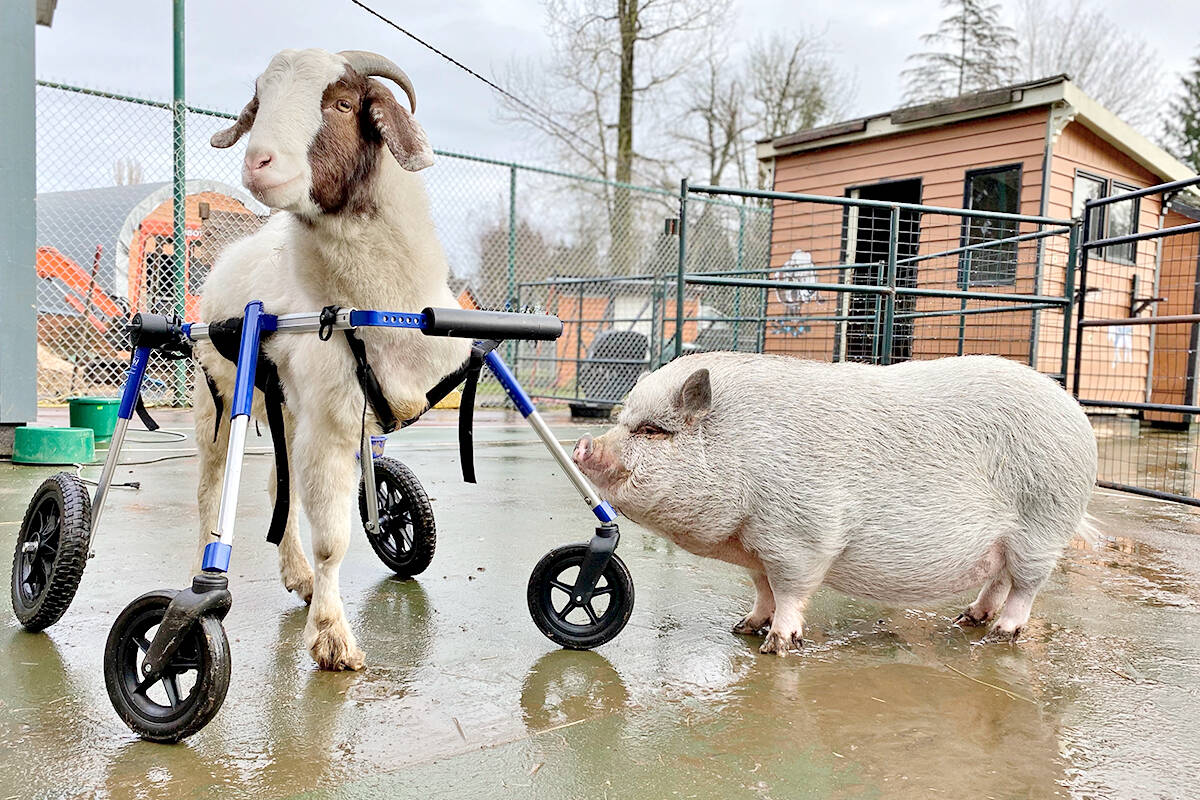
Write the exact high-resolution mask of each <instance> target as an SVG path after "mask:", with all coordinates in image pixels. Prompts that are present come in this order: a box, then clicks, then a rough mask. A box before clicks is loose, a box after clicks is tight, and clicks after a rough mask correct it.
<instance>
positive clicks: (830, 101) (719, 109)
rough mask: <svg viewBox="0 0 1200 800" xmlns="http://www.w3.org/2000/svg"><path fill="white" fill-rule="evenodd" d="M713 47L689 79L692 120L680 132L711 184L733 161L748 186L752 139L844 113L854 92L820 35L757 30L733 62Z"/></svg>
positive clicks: (739, 179)
mask: <svg viewBox="0 0 1200 800" xmlns="http://www.w3.org/2000/svg"><path fill="white" fill-rule="evenodd" d="M712 52H713V54H714V55H713V58H712V59H711V60H710V61H709V62H708V67H707V69H706V70H705V71H704V72H702V73H700V75H699V76H698V77H697V78H694V79H693V80H692V81H691V82H690V84H689V93H688V107H687V111H686V117H687V118H688V120H690V121H691V122H692V125H691V126H685V128H684V129H683V131H682V132H681V133H679V134H678V138H680V139H681V140H682V141H684V142H686V143H687V144H688V145H689V147H690V148H691V150H692V151H693V152H694V153H696V155H697V156H699V157H700V158H701V159H702V160H703V162H704V166H705V169H706V170H707V174H708V175H709V181H710V182H711V183H714V184H715V183H720V182H721V179H722V177H723V175H724V174H725V171H726V170H727V169H729V168H734V169H736V171H737V182H738V184H739V185H742V186H745V185H748V184H749V183H750V181H749V177H750V175H751V174H752V173H753V172H754V169H753V164H754V141H755V139H758V138H774V137H776V136H782V135H783V134H785V133H792V132H794V131H798V130H804V129H806V128H812V127H814V126H816V125H820V124H823V123H826V122H830V121H832V120H834V119H835V118H837V117H838V116H839V115H842V114H844V113H846V111H847V109H848V107H849V105H850V102H851V100H852V99H853V96H854V86H853V84H852V82H851V81H850V80H849V79H848V78H847V77H846V76H845V75H844V74H843V73H842V72H840V71H839V70H838V69H837V67H836V65H835V63H834V61H833V58H832V57H831V56H830V54H829V51H828V49H827V48H826V47H825V45H824V44H823V37H822V36H821V35H819V34H815V33H809V32H805V33H800V34H786V35H785V34H780V33H776V34H773V35H771V36H769V37H760V38H759V39H757V40H756V41H754V42H753V43H752V44H751V45H750V47H749V49H748V50H747V52H746V53H745V56H744V58H743V59H741V60H739V61H737V62H733V61H732V60H731V59H729V58H727V57H723V56H721V55H719V54H720V53H721V48H720V43H719V42H714V43H713V46H712ZM762 177H763V176H762V175H760V176H759V178H760V180H759V184H760V185H761V179H762Z"/></svg>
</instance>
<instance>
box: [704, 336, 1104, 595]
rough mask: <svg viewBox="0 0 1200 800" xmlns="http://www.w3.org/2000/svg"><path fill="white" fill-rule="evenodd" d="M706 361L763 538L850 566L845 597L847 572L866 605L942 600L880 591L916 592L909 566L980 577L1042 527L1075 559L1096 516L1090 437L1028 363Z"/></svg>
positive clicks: (724, 437)
mask: <svg viewBox="0 0 1200 800" xmlns="http://www.w3.org/2000/svg"><path fill="white" fill-rule="evenodd" d="M693 358H699V357H689V358H688V359H682V361H689V360H691V359H693ZM708 358H710V359H711V363H710V364H708V365H707V366H709V367H710V375H711V376H712V382H713V395H714V400H713V413H714V414H721V415H722V416H721V418H719V419H713V420H712V423H711V426H710V430H712V431H713V435H714V436H715V437H718V438H719V439H720V441H714V442H713V443H712V446H711V449H710V452H712V453H713V454H714V455H715V454H718V453H720V454H723V457H724V459H726V461H725V463H724V464H723V465H722V467H721V468H723V469H726V470H728V471H729V472H730V474H736V472H737V471H738V470H739V469H740V470H741V471H742V472H741V474H742V480H743V481H745V489H746V491H747V493H748V495H749V496H751V497H754V498H755V500H754V501H752V502H753V505H754V506H755V508H754V509H753V515H754V516H756V517H757V518H758V519H759V520H760V521H761V522H762V530H763V531H764V535H769V536H778V535H780V532H781V531H782V530H792V531H794V532H795V534H796V535H799V536H802V537H810V538H811V537H816V539H817V540H818V541H812V542H808V544H811V545H813V546H815V547H818V548H819V549H821V550H823V551H826V552H838V553H839V554H840V555H839V559H838V566H835V568H833V569H831V571H830V575H829V579H828V580H829V582H830V583H831V584H832V585H834V586H835V587H837V586H838V574H839V572H841V573H844V574H846V575H851V576H853V578H854V582H855V583H856V584H858V583H862V584H863V585H853V586H845V585H844V586H842V587H840V588H843V590H845V591H850V592H852V593H855V594H861V595H867V596H880V597H888V598H896V597H906V596H912V597H922V596H928V595H929V591H928V587H927V586H926V585H925V584H926V583H928V581H927V580H926V579H925V578H921V579H915V584H914V585H913V586H903V585H891V586H884V585H880V584H886V583H889V582H890V583H892V584H897V582H899V583H903V581H904V577H903V574H902V573H903V570H900V571H898V570H896V569H895V568H894V567H896V566H898V565H897V563H896V562H897V560H900V561H903V560H905V559H912V558H920V559H926V558H927V559H929V560H931V561H932V560H936V561H938V563H940V564H943V565H946V566H945V569H946V570H948V571H949V572H954V571H956V570H958V571H962V570H969V568H970V567H971V566H972V565H973V564H974V562H975V560H976V559H977V557H978V555H979V553H980V552H981V550H980V548H981V547H984V548H985V549H986V546H987V545H988V543H989V542H991V541H994V540H995V539H996V538H997V537H1008V538H1012V537H1020V536H1028V535H1029V534H1028V531H1029V530H1030V529H1036V530H1038V531H1043V533H1042V534H1034V535H1035V536H1042V538H1046V537H1049V538H1051V539H1053V541H1049V540H1047V541H1044V542H1042V541H1039V542H1036V543H1034V544H1035V546H1037V547H1051V548H1053V547H1058V548H1061V546H1062V545H1063V544H1065V542H1066V541H1067V539H1068V538H1069V536H1070V533H1071V531H1073V530H1074V529H1075V527H1076V525H1077V524H1078V522H1079V520H1080V518H1081V517H1082V515H1083V513H1084V510H1085V508H1086V504H1087V499H1088V497H1089V496H1090V493H1091V487H1092V484H1093V482H1094V480H1095V474H1096V452H1095V439H1094V437H1093V435H1092V431H1091V426H1090V424H1089V423H1088V421H1087V418H1086V416H1085V415H1084V414H1083V412H1082V410H1081V409H1080V408H1079V406H1078V404H1076V403H1075V402H1074V400H1073V399H1072V398H1071V397H1070V396H1069V395H1067V394H1066V392H1064V391H1063V390H1062V389H1061V387H1059V386H1058V385H1057V384H1056V383H1054V382H1053V381H1052V380H1050V379H1049V378H1046V377H1045V376H1043V375H1039V374H1038V373H1036V372H1034V371H1033V370H1031V369H1029V368H1027V367H1024V366H1023V365H1020V364H1017V363H1015V362H1012V361H1009V360H1007V359H1002V358H998V357H991V356H967V357H961V358H948V359H940V360H936V361H912V362H905V363H902V364H897V365H893V366H889V367H876V366H869V365H862V364H823V363H818V362H811V361H802V360H798V359H792V358H787V357H780V356H756V355H746V354H732V353H722V354H711V355H709V356H708ZM699 366H705V365H704V364H701V363H699V361H696V362H695V363H694V364H693V365H692V368H696V367H699ZM766 398H771V399H770V400H767V399H766ZM1045 531H1053V533H1052V534H1046V533H1044V532H1045ZM943 577H944V578H945V579H946V581H949V580H950V577H951V576H948V575H947V576H943ZM943 582H945V581H943ZM917 584H919V585H917ZM876 585H879V589H880V591H879V592H878V593H876V594H873V593H872V592H871V591H869V588H870V587H871V586H876Z"/></svg>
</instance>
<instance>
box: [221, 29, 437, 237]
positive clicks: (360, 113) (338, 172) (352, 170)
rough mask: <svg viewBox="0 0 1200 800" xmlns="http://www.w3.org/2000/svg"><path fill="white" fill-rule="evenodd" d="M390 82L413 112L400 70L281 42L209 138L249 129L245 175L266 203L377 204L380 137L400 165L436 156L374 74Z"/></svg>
mask: <svg viewBox="0 0 1200 800" xmlns="http://www.w3.org/2000/svg"><path fill="white" fill-rule="evenodd" d="M372 75H378V76H380V77H383V78H388V79H390V80H393V81H395V82H396V84H397V85H399V86H400V88H401V89H403V90H404V93H405V95H407V96H408V101H409V104H410V105H411V107H412V110H413V111H414V112H415V111H416V109H417V96H416V92H415V90H414V89H413V87H412V83H411V82H410V81H409V79H408V76H407V75H405V74H404V72H403V71H402V70H401V69H400V68H399V67H397V66H396V65H395V64H393V63H392V62H391V61H389V60H388V59H386V58H384V57H383V56H380V55H377V54H375V53H368V52H365V51H361V50H346V51H343V52H341V53H336V54H335V53H329V52H326V51H324V50H284V51H282V52H280V53H278V54H276V55H275V57H274V58H272V59H271V63H270V64H268V65H267V69H266V70H265V71H264V72H263V74H262V75H259V76H258V80H257V81H256V82H255V86H254V97H253V98H251V100H250V102H249V103H247V104H246V107H245V108H243V109H242V113H241V114H239V115H238V118H237V121H236V122H235V123H234V124H233V125H232V126H231V127H229V128H227V129H225V130H223V131H220V132H219V133H216V134H214V135H213V137H212V146H213V147H230V146H232V145H233V144H234V143H235V142H236V141H237V140H238V139H240V138H241V137H242V136H243V135H245V134H247V133H248V134H249V138H248V139H247V143H246V157H245V160H244V161H243V163H242V183H243V184H245V186H246V188H247V189H249V190H250V192H251V194H253V195H254V196H255V197H257V198H258V199H259V200H261V201H262V202H263V203H264V204H266V205H268V206H270V207H271V208H278V209H284V210H286V211H291V212H294V213H296V214H298V215H299V216H301V217H302V218H307V219H314V218H316V217H317V216H319V215H321V214H336V213H340V212H347V213H364V212H368V211H370V210H371V209H372V208H373V207H374V201H373V193H372V184H373V179H374V176H375V173H376V171H377V167H378V165H379V160H380V158H386V157H387V156H385V155H384V154H383V146H384V145H386V146H387V149H388V150H389V151H390V152H391V154H392V155H393V156H394V157H395V158H396V161H398V162H399V163H400V166H402V167H403V168H404V169H406V170H409V171H413V172H415V171H416V170H419V169H424V168H425V167H428V166H429V165H430V164H432V163H433V150H432V149H430V147H429V142H428V141H427V139H426V138H425V131H423V130H422V129H421V126H420V125H419V124H417V121H416V120H415V119H413V116H412V114H411V113H410V112H409V110H408V109H406V108H404V106H402V105H401V104H400V103H398V102H397V101H396V98H395V97H394V96H393V95H392V93H391V92H390V91H389V90H388V89H387V87H386V86H384V85H383V84H382V83H380V82H379V81H377V80H373V79H372V78H371V77H370V76H372Z"/></svg>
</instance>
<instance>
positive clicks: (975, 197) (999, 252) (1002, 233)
mask: <svg viewBox="0 0 1200 800" xmlns="http://www.w3.org/2000/svg"><path fill="white" fill-rule="evenodd" d="M1020 194H1021V166H1020V165H1019V164H1013V165H1011V166H1006V167H992V168H989V169H977V170H971V171H969V172H967V178H966V185H965V187H964V198H963V199H964V200H965V201H966V208H968V209H970V210H972V211H999V212H1003V213H1005V214H1016V213H1017V212H1018V210H1019V208H1020ZM1017 225H1018V223H1017V221H1016V220H1009V219H986V218H978V217H969V218H967V219H966V220H965V222H964V225H963V227H964V233H963V245H964V246H967V247H970V246H973V245H985V246H983V247H978V248H976V249H974V250H967V251H966V252H964V253H963V254H962V258H961V259H960V261H959V271H960V273H961V280H962V283H963V285H965V286H972V285H975V286H978V285H981V284H982V285H992V286H999V285H1005V284H1014V283H1016V281H1017V243H1016V242H1003V243H1001V244H995V245H991V246H986V244H987V243H988V242H996V241H999V240H1001V239H1009V238H1012V237H1014V236H1016V235H1017Z"/></svg>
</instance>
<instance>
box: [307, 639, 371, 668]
mask: <svg viewBox="0 0 1200 800" xmlns="http://www.w3.org/2000/svg"><path fill="white" fill-rule="evenodd" d="M309 652H310V653H311V654H312V657H313V661H315V662H317V668H318V669H322V670H326V671H328V672H341V671H343V670H351V671H357V670H360V669H362V668H363V667H365V666H366V664H367V662H366V659H365V658H364V657H363V651H362V650H359V649H358V647H357V646H356V645H353V644H347V643H345V642H343V641H340V640H334V637H332V636H331V635H330V634H329V632H328V631H322V632H321V633H319V634H317V641H316V642H314V643H313V646H312V647H311V648H310V649H309Z"/></svg>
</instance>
